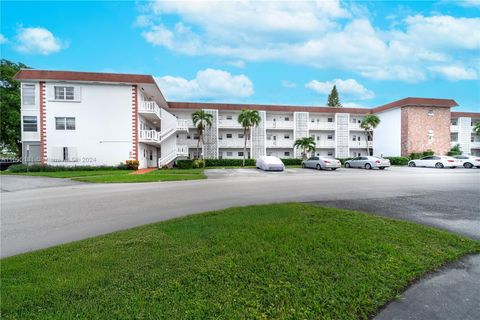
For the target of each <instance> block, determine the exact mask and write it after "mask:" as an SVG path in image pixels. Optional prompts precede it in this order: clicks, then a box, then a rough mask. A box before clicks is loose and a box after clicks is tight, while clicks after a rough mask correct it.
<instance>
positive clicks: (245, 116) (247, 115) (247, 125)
mask: <svg viewBox="0 0 480 320" xmlns="http://www.w3.org/2000/svg"><path fill="white" fill-rule="evenodd" d="M261 120H262V118H260V113H259V112H258V111H257V110H248V109H244V110H242V112H241V113H240V114H239V115H238V123H240V124H241V125H242V127H243V138H244V143H243V162H242V167H245V155H246V154H247V134H250V130H251V129H252V128H253V127H255V126H258V124H259V123H260V121H261Z"/></svg>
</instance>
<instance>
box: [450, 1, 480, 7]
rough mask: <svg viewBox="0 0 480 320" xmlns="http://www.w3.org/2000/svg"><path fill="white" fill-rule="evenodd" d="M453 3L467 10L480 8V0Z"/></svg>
mask: <svg viewBox="0 0 480 320" xmlns="http://www.w3.org/2000/svg"><path fill="white" fill-rule="evenodd" d="M452 2H453V3H455V4H457V5H459V6H461V7H466V8H470V7H480V0H454V1H452Z"/></svg>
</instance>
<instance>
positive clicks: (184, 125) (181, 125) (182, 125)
mask: <svg viewBox="0 0 480 320" xmlns="http://www.w3.org/2000/svg"><path fill="white" fill-rule="evenodd" d="M190 122H192V121H191V120H190V121H189V120H187V119H178V121H177V130H179V131H188V127H189V125H190ZM192 124H193V123H192Z"/></svg>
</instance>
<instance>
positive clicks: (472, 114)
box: [451, 112, 480, 118]
mask: <svg viewBox="0 0 480 320" xmlns="http://www.w3.org/2000/svg"><path fill="white" fill-rule="evenodd" d="M451 116H452V117H467V118H480V112H452V113H451Z"/></svg>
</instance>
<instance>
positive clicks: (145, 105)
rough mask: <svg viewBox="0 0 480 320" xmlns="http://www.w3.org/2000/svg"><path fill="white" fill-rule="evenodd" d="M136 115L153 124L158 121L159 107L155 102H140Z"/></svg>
mask: <svg viewBox="0 0 480 320" xmlns="http://www.w3.org/2000/svg"><path fill="white" fill-rule="evenodd" d="M138 113H139V114H141V115H142V116H143V117H144V118H145V119H147V120H149V121H152V122H154V123H155V122H156V121H160V107H159V106H158V105H157V103H156V102H155V101H141V102H140V104H139V106H138Z"/></svg>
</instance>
